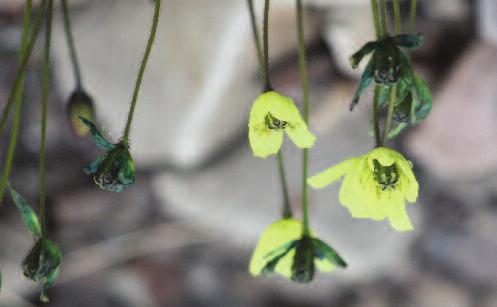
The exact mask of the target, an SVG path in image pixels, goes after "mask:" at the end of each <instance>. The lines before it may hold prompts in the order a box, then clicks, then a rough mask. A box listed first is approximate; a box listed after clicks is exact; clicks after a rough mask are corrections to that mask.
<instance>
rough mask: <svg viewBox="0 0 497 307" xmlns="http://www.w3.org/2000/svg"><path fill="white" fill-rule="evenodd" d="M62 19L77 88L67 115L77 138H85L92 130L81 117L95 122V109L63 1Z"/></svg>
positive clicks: (71, 97) (70, 100)
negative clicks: (84, 82) (87, 88)
mask: <svg viewBox="0 0 497 307" xmlns="http://www.w3.org/2000/svg"><path fill="white" fill-rule="evenodd" d="M61 9H62V17H63V21H64V32H65V36H66V41H67V46H68V48H69V55H70V58H71V63H72V67H73V73H74V79H75V82H76V86H75V88H74V90H73V91H72V93H71V95H70V96H69V100H68V102H67V115H68V117H69V121H70V123H71V127H72V129H73V131H74V133H75V134H76V135H77V136H80V137H85V136H87V135H88V134H89V133H90V129H89V128H88V127H87V126H86V125H84V124H83V123H82V122H81V121H80V119H79V116H83V117H84V118H87V119H88V120H90V121H95V109H94V104H93V99H92V98H91V96H90V95H89V94H88V93H87V92H86V90H85V89H84V86H83V78H82V74H81V66H80V64H79V59H78V54H77V49H76V45H75V42H74V35H73V32H72V25H71V15H70V13H69V9H68V7H67V0H61Z"/></svg>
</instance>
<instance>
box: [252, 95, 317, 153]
mask: <svg viewBox="0 0 497 307" xmlns="http://www.w3.org/2000/svg"><path fill="white" fill-rule="evenodd" d="M248 127H249V141H250V146H251V147H252V152H253V154H254V156H256V157H261V158H266V157H268V156H269V155H273V154H276V153H277V152H278V151H279V150H280V148H281V145H282V144H283V134H284V132H286V133H287V135H288V137H289V138H290V139H291V140H292V141H293V143H295V145H296V146H297V147H299V148H310V147H312V145H313V144H314V141H315V140H316V137H315V136H314V135H313V134H312V133H311V132H310V131H309V130H308V129H307V125H306V123H305V122H304V120H303V119H302V117H301V116H300V113H299V110H298V109H297V107H296V106H295V102H294V101H293V100H292V99H291V98H289V97H286V96H283V95H281V94H279V93H277V92H274V91H270V92H266V93H263V94H261V95H260V96H259V97H258V98H257V99H256V100H255V102H254V104H253V105H252V109H251V110H250V118H249V123H248Z"/></svg>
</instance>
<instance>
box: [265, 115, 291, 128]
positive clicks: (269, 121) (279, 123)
mask: <svg viewBox="0 0 497 307" xmlns="http://www.w3.org/2000/svg"><path fill="white" fill-rule="evenodd" d="M264 122H265V124H266V127H267V128H269V129H273V130H279V129H285V128H286V127H287V126H288V122H286V121H284V120H279V119H277V118H276V117H274V116H273V115H272V114H271V113H267V115H266V117H265V118H264Z"/></svg>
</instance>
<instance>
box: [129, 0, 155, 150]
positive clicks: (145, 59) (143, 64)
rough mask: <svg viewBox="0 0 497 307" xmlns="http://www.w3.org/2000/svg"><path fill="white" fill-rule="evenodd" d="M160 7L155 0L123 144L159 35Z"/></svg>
mask: <svg viewBox="0 0 497 307" xmlns="http://www.w3.org/2000/svg"><path fill="white" fill-rule="evenodd" d="M160 5H161V0H155V12H154V19H153V21H152V28H151V30H150V36H149V38H148V43H147V47H146V49H145V54H144V56H143V59H142V62H141V66H140V70H139V72H138V77H137V78H136V83H135V90H134V92H133V98H132V100H131V106H130V108H129V113H128V120H127V121H126V128H125V130H124V135H123V138H122V140H123V142H124V143H127V142H128V138H129V132H130V130H131V122H132V121H133V114H134V112H135V108H136V101H137V100H138V94H139V93H140V87H141V84H142V81H143V74H144V73H145V68H146V67H147V62H148V59H149V58H150V52H151V51H152V46H153V44H154V40H155V34H156V33H157V25H158V24H159V15H160Z"/></svg>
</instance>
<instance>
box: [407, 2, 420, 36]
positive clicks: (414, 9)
mask: <svg viewBox="0 0 497 307" xmlns="http://www.w3.org/2000/svg"><path fill="white" fill-rule="evenodd" d="M417 4H418V2H417V0H411V9H410V13H409V33H413V32H414V29H415V28H416V15H417Z"/></svg>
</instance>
